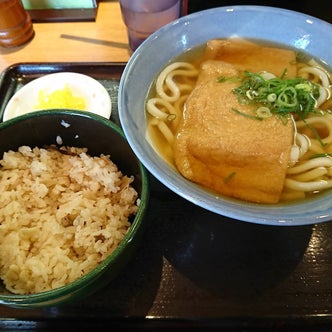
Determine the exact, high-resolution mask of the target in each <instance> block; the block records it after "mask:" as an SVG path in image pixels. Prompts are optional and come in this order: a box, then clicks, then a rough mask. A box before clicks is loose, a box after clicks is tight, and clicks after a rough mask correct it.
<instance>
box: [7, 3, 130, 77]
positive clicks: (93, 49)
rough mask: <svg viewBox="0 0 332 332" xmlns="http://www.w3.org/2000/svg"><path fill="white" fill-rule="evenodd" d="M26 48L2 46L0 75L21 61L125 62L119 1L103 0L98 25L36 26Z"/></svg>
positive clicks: (57, 24)
mask: <svg viewBox="0 0 332 332" xmlns="http://www.w3.org/2000/svg"><path fill="white" fill-rule="evenodd" d="M34 30H35V36H34V38H33V39H32V40H31V41H30V42H29V43H27V44H26V45H24V46H21V47H16V48H2V47H0V73H1V72H2V71H3V70H4V69H6V68H7V67H9V66H11V65H13V64H16V63H21V62H126V61H128V59H129V57H130V50H129V48H128V42H127V33H126V27H125V25H124V23H123V21H122V18H121V12H120V5H119V2H118V1H117V0H108V1H100V3H99V8H98V13H97V17H96V21H95V22H63V23H59V22H56V23H34Z"/></svg>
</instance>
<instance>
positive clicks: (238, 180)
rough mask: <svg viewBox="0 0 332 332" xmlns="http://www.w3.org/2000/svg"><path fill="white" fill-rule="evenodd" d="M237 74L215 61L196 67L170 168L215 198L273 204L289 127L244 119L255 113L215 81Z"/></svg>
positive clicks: (281, 176) (229, 83)
mask: <svg viewBox="0 0 332 332" xmlns="http://www.w3.org/2000/svg"><path fill="white" fill-rule="evenodd" d="M262 69H263V68H262ZM262 69H261V70H262ZM241 72H242V67H241V68H240V69H239V68H237V67H236V66H234V65H233V64H230V63H228V62H223V61H220V60H217V61H216V60H208V61H205V62H204V63H203V64H202V66H201V72H200V75H199V78H198V82H197V85H196V87H195V89H194V90H193V91H192V93H191V94H190V96H189V97H188V99H187V102H186V109H185V113H184V120H183V121H182V123H181V124H180V127H179V130H178V133H177V136H176V139H175V142H174V160H175V165H176V167H177V168H178V170H179V171H180V173H181V174H182V175H183V176H184V177H186V178H188V179H189V180H191V181H193V182H196V183H198V184H200V185H203V186H204V187H206V188H209V189H211V190H213V191H216V192H218V193H221V194H224V195H227V196H231V197H234V198H239V199H243V200H246V201H251V202H257V203H276V202H278V201H279V199H280V195H281V192H282V190H283V185H284V180H285V176H286V170H287V167H288V163H289V158H290V149H291V146H292V143H293V135H294V133H293V131H294V129H293V123H292V121H288V122H287V123H285V122H282V121H281V120H280V119H279V118H277V117H275V116H272V117H270V118H267V119H264V120H261V121H259V120H257V119H253V118H252V117H247V116H244V114H251V115H252V114H253V108H256V107H255V106H254V105H242V104H240V103H239V102H238V99H237V96H236V95H235V94H234V93H233V92H232V89H233V88H235V87H236V86H238V84H239V83H238V82H235V81H234V80H227V81H225V82H223V83H219V82H218V80H217V78H218V77H220V76H223V77H237V76H239V75H240V74H241Z"/></svg>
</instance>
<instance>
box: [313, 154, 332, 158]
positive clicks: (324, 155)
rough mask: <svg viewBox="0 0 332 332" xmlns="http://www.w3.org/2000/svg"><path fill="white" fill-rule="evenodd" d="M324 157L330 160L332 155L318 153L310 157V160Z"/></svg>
mask: <svg viewBox="0 0 332 332" xmlns="http://www.w3.org/2000/svg"><path fill="white" fill-rule="evenodd" d="M322 157H327V158H330V157H331V155H330V154H329V153H316V154H313V155H312V156H310V157H309V159H315V158H322Z"/></svg>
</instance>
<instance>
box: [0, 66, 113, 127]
mask: <svg viewBox="0 0 332 332" xmlns="http://www.w3.org/2000/svg"><path fill="white" fill-rule="evenodd" d="M40 92H42V93H44V96H45V98H42V99H43V102H45V101H46V100H47V99H49V100H51V102H50V106H47V107H45V106H43V107H41V108H40V109H36V106H37V105H40V102H39V94H40ZM54 94H56V97H54ZM71 97H74V98H78V100H79V101H82V100H84V107H82V108H79V107H77V105H78V104H77V105H75V109H79V110H81V111H89V112H91V113H95V114H97V115H100V116H103V117H105V118H107V119H109V118H110V116H111V111H112V103H111V97H110V95H109V93H108V92H107V90H106V89H105V88H104V86H103V85H102V84H101V83H99V82H98V81H97V80H95V79H94V78H92V77H90V76H87V75H84V74H80V73H74V72H59V73H53V74H48V75H44V76H41V77H39V78H36V79H34V80H33V81H31V82H29V83H28V84H26V85H25V86H23V88H21V89H20V90H18V91H17V92H16V93H15V94H14V95H13V96H12V97H11V99H10V100H9V102H8V104H7V105H6V108H5V110H4V113H3V121H6V120H9V119H12V118H15V117H17V116H20V115H23V114H26V113H31V112H35V111H37V110H45V109H50V108H56V109H59V108H66V109H68V108H74V107H70V104H75V103H73V102H72V101H71ZM62 106H64V107H62Z"/></svg>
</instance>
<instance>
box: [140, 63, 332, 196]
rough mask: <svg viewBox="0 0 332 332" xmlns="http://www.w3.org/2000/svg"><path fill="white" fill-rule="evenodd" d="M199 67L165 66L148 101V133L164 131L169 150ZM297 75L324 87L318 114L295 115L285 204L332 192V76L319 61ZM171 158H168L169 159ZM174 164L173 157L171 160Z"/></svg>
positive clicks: (299, 67) (300, 65)
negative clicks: (304, 117)
mask: <svg viewBox="0 0 332 332" xmlns="http://www.w3.org/2000/svg"><path fill="white" fill-rule="evenodd" d="M198 74H199V69H198V66H196V65H195V64H193V63H191V62H187V61H176V62H173V63H171V64H169V65H168V66H166V67H165V68H164V69H163V70H162V71H161V72H160V74H159V75H158V77H157V79H156V82H155V95H154V96H152V97H151V96H150V98H149V99H148V100H147V104H146V109H147V112H148V114H149V120H148V124H149V129H148V130H152V131H154V132H155V133H156V132H159V133H160V134H161V135H162V136H163V138H164V140H165V141H166V142H167V144H168V146H169V149H170V151H171V150H172V143H173V141H174V139H175V135H176V131H177V126H178V124H179V121H180V120H181V119H182V116H183V111H184V108H185V103H186V99H187V97H188V96H189V94H190V92H191V91H192V90H193V88H194V86H195V82H196V79H197V77H198ZM297 76H298V77H302V78H305V79H307V80H311V81H313V82H315V83H316V84H318V85H319V97H318V98H317V99H316V105H315V108H316V110H317V112H315V113H314V114H310V115H309V116H308V117H307V118H306V119H305V121H304V119H299V118H298V117H296V115H291V120H292V121H293V123H294V139H293V146H292V148H291V155H290V163H289V166H288V170H287V174H286V179H285V183H284V189H283V193H282V196H281V200H282V201H289V200H294V199H300V198H304V197H307V196H310V195H312V194H315V193H318V192H321V191H323V190H325V189H328V188H332V158H331V156H332V114H330V113H331V112H330V109H332V103H331V100H330V96H331V77H330V73H329V72H328V71H327V70H326V69H324V67H323V66H321V65H320V64H319V63H318V62H317V61H315V60H314V59H312V60H310V61H306V62H302V63H301V62H299V63H298V64H297ZM166 159H167V157H166ZM168 160H169V161H171V157H169V158H168Z"/></svg>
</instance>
